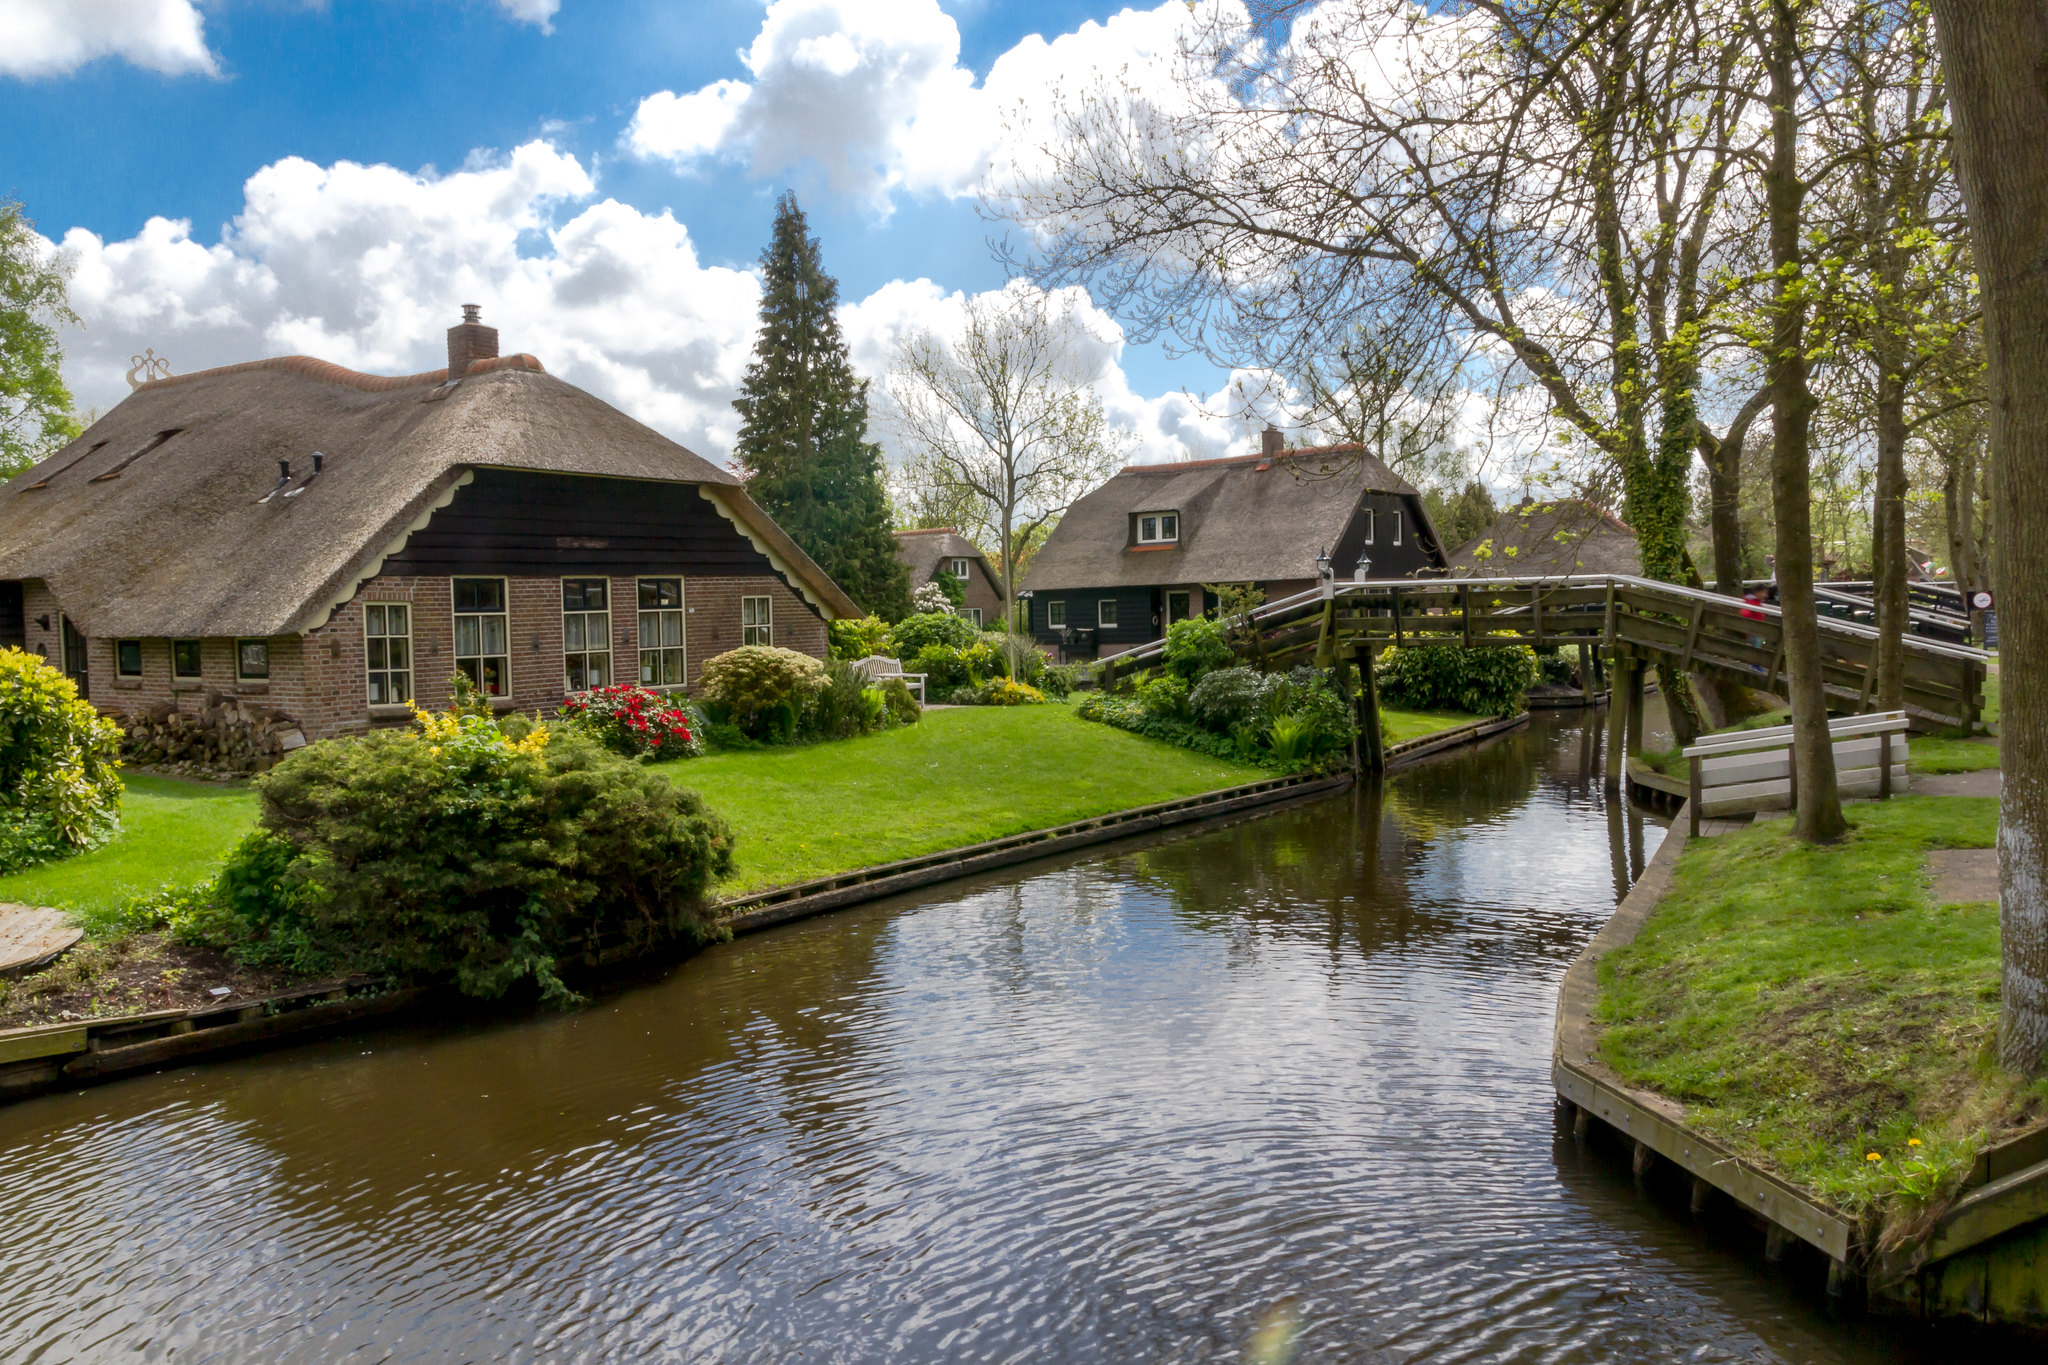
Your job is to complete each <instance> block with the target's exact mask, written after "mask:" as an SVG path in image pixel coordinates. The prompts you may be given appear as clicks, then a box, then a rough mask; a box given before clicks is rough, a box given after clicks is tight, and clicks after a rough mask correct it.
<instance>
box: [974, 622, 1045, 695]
mask: <svg viewBox="0 0 2048 1365" xmlns="http://www.w3.org/2000/svg"><path fill="white" fill-rule="evenodd" d="M975 643H976V644H978V645H981V646H983V647H985V648H987V649H990V650H993V651H994V653H995V657H996V660H997V665H998V667H999V668H1000V669H1001V671H1002V674H1003V676H1004V677H1006V678H1007V677H1011V676H1013V675H1012V673H1011V668H1010V665H1011V655H1012V653H1013V652H1014V654H1015V656H1016V658H1015V662H1016V672H1015V674H1014V676H1015V677H1016V679H1017V680H1018V681H1019V682H1027V683H1030V684H1032V685H1033V686H1034V687H1035V686H1037V685H1038V680H1039V679H1040V678H1042V677H1044V676H1045V669H1046V664H1047V662H1048V660H1047V659H1046V657H1045V653H1044V651H1043V650H1041V649H1039V648H1038V646H1036V645H1034V644H1032V643H1031V642H1030V641H1029V640H1026V639H1024V638H1022V637H1021V636H1016V635H1011V634H1010V633H1009V632H1007V631H1001V630H984V631H982V632H981V633H980V634H979V635H977V636H975Z"/></svg>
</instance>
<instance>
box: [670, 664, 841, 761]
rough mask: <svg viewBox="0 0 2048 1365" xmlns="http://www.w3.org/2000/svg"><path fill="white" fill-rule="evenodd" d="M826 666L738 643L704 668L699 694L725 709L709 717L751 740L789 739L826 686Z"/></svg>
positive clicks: (698, 686)
mask: <svg viewBox="0 0 2048 1365" xmlns="http://www.w3.org/2000/svg"><path fill="white" fill-rule="evenodd" d="M828 684H829V680H828V679H827V678H826V676H825V666H824V665H823V664H821V663H819V662H818V661H817V660H816V659H813V658H812V657H811V656H810V655H808V654H799V653H797V652H796V651H795V650H793V649H778V648H776V647H775V646H773V645H742V646H740V647H739V648H738V649H732V650H727V651H726V652H725V653H723V654H719V655H716V656H714V657H712V658H711V659H709V660H707V661H706V662H705V664H704V672H703V673H702V674H701V675H699V677H698V679H697V690H698V692H699V694H700V695H701V696H702V697H703V698H704V700H705V701H706V702H707V703H710V704H713V705H716V706H719V707H722V708H724V715H722V716H714V717H713V719H717V720H726V721H730V722H731V723H732V724H734V725H736V726H738V727H739V729H740V730H741V732H742V733H744V734H746V735H748V736H750V737H751V738H755V739H775V740H778V741H779V740H787V739H789V738H791V737H792V736H793V735H794V734H795V733H796V727H797V722H798V720H799V719H800V718H801V717H802V716H803V714H804V712H805V711H807V710H808V709H809V708H810V706H811V703H812V702H813V701H814V700H815V699H816V698H817V696H818V694H819V693H820V692H823V691H824V690H825V688H826V687H827V686H828Z"/></svg>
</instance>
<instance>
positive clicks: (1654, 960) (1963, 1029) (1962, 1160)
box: [1598, 796, 2043, 1218]
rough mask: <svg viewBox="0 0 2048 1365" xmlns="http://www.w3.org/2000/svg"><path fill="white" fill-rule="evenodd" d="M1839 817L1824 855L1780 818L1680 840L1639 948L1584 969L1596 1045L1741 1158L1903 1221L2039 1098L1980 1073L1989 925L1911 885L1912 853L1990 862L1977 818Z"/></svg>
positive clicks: (1909, 807)
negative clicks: (1667, 885) (1973, 851)
mask: <svg viewBox="0 0 2048 1365" xmlns="http://www.w3.org/2000/svg"><path fill="white" fill-rule="evenodd" d="M1848 814H1849V816H1850V822H1851V825H1852V832H1851V834H1850V836H1849V838H1848V839H1847V840H1845V841H1844V842H1842V843H1840V844H1837V845H1834V846H1831V847H1823V848H1815V847H1807V846H1802V845H1800V844H1798V843H1797V842H1796V841H1795V840H1794V839H1793V837H1792V822H1791V821H1789V820H1774V821H1770V822H1767V823H1765V824H1762V825H1758V826H1755V827H1753V828H1751V829H1748V830H1744V831H1740V832H1737V833H1733V834H1725V835H1722V836H1720V837H1719V838H1714V839H1705V840H1700V841H1698V842H1696V843H1693V844H1689V845H1688V846H1687V847H1686V849H1685V852H1684V854H1683V855H1682V856H1681V858H1680V859H1679V864H1678V868H1677V874H1676V877H1675V879H1674V882H1673V887H1672V890H1671V892H1670V893H1669V894H1668V895H1667V896H1666V897H1665V898H1664V901H1663V903H1662V904H1661V905H1660V906H1659V907H1658V909H1657V911H1656V913H1655V914H1653V915H1652V916H1651V917H1650V919H1649V921H1648V923H1646V924H1645V925H1644V926H1643V929H1642V932H1641V933H1640V934H1639V935H1638V936H1637V938H1636V940H1635V941H1634V942H1633V943H1632V944H1630V945H1629V946H1628V947H1626V948H1622V949H1619V950H1617V951H1616V952H1614V953H1611V954H1609V955H1608V956H1607V957H1606V958H1605V959H1603V960H1602V961H1601V963H1600V986H1601V994H1600V1005H1599V1011H1598V1017H1599V1019H1600V1020H1601V1022H1602V1023H1603V1024H1604V1025H1605V1029H1604V1032H1603V1034H1602V1037H1601V1041H1600V1048H1601V1053H1602V1055H1603V1057H1604V1058H1605V1059H1606V1061H1607V1062H1608V1064H1609V1065H1611V1066H1612V1067H1614V1069H1615V1070H1616V1071H1617V1072H1619V1073H1620V1074H1621V1075H1622V1076H1624V1077H1626V1078H1627V1079H1628V1080H1630V1081H1632V1082H1634V1083H1636V1084H1638V1085H1644V1086H1648V1087H1650V1088H1652V1089H1655V1090H1658V1091H1661V1092H1663V1093H1664V1094H1667V1095H1670V1096H1672V1097H1674V1098H1676V1099H1679V1100H1681V1101H1683V1102H1684V1103H1685V1104H1686V1105H1687V1106H1688V1120H1689V1121H1690V1122H1692V1123H1694V1124H1696V1125H1697V1126H1698V1127H1699V1128H1701V1129H1702V1130H1704V1131H1705V1132H1707V1133H1709V1134H1710V1135H1712V1136H1714V1137H1716V1138H1719V1139H1720V1140H1722V1141H1724V1142H1727V1143H1729V1144H1731V1145H1732V1146H1733V1147H1735V1148H1736V1149H1737V1150H1738V1151H1740V1152H1742V1153H1743V1154H1744V1155H1746V1156H1749V1157H1751V1158H1752V1159H1755V1160H1757V1161H1759V1162H1760V1163H1761V1164H1763V1165H1765V1166H1768V1167H1770V1168H1772V1169H1775V1170H1777V1171H1780V1172H1782V1173H1783V1174H1785V1175H1786V1176H1788V1177H1790V1178H1791V1179H1793V1180H1794V1181H1796V1182H1798V1183H1799V1184H1801V1185H1804V1186H1806V1187H1807V1188H1808V1189H1810V1190H1813V1191H1815V1192H1816V1193H1818V1194H1820V1195H1821V1196H1822V1197H1824V1198H1826V1199H1828V1200H1830V1201H1832V1202H1834V1203H1836V1204H1837V1205H1838V1206H1840V1207H1843V1208H1845V1209H1847V1210H1850V1211H1852V1212H1857V1213H1863V1212H1877V1213H1881V1214H1884V1215H1888V1216H1890V1217H1893V1218H1908V1217H1910V1216H1912V1215H1913V1214H1914V1213H1915V1212H1916V1210H1917V1209H1918V1208H1919V1207H1923V1206H1924V1204H1925V1202H1926V1201H1927V1200H1928V1199H1930V1198H1932V1197H1935V1196H1937V1195H1939V1194H1941V1193H1944V1192H1952V1191H1953V1189H1954V1187H1955V1183H1956V1181H1957V1180H1958V1179H1959V1178H1960V1176H1961V1174H1962V1173H1963V1172H1965V1171H1967V1169H1968V1167H1969V1165H1970V1162H1971V1160H1972V1159H1973V1157H1974V1154H1975V1152H1976V1151H1977V1150H1978V1148H1979V1147H1980V1146H1981V1145H1982V1144H1983V1143H1984V1142H1985V1140H1986V1139H1987V1137H1995V1136H1996V1135H1997V1134H1999V1133H2000V1132H2001V1131H2009V1130H2010V1129H2011V1127H2012V1126H2013V1125H2015V1124H2017V1123H2019V1122H2021V1121H2023V1120H2024V1119H2025V1118H2026V1117H2027V1116H2029V1115H2030V1114H2035V1113H2038V1112H2039V1111H2040V1110H2041V1108H2042V1107H2043V1095H2042V1092H2041V1088H2040V1087H2034V1088H2028V1087H2026V1086H2024V1084H2023V1083H2022V1082H2021V1081H2020V1080H2019V1079H2018V1078H2017V1077H2014V1076H2012V1075H2011V1074H2009V1073H2006V1072H2004V1071H2001V1070H2000V1069H1999V1068H1998V1067H1997V1066H1996V1065H1995V1062H1994V1057H1995V1050H1994V1044H1995V1040H1996V1037H1997V1031H1998V998H1999V952H1998V907H1997V906H1996V905H1968V906H1939V905H1935V904H1934V903H1933V901H1932V898H1931V896H1930V894H1929V891H1928V881H1927V876H1926V872H1925V864H1924V858H1925V854H1926V852H1927V851H1928V850H1929V849H1935V848H1988V847H1990V846H1991V845H1992V844H1993V842H1994V839H1995V834H1996V825H1997V817H1998V803H1997V801H1996V800H1993V799H1990V798H1978V797H1956V796H1951V797H1939V796H1908V797H1899V798H1896V799H1894V800H1892V801H1889V802H1885V803H1882V804H1873V805H1858V806H1852V807H1851V808H1850V809H1849V811H1848ZM1916 1139H1917V1142H1916V1141H1915V1140H1916ZM1872 1153H1875V1154H1876V1155H1877V1157H1878V1158H1879V1159H1878V1160H1874V1161H1873V1160H1871V1159H1870V1154H1872Z"/></svg>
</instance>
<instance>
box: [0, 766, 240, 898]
mask: <svg viewBox="0 0 2048 1365" xmlns="http://www.w3.org/2000/svg"><path fill="white" fill-rule="evenodd" d="M121 780H122V781H123V782H124V783H126V784H127V787H128V790H127V793H126V795H125V796H123V798H122V800H121V832H120V834H118V835H116V836H115V837H114V839H113V840H112V842H110V843H108V844H106V845H104V846H103V847H100V848H96V849H94V850H93V851H92V852H90V853H82V854H80V855H78V856H77V857H75V858H64V859H60V860H59V861H57V862H54V863H44V864H43V865H42V866H40V867H32V868H29V869H28V870H27V871H25V872H17V873H15V874H14V875H13V876H11V877H0V901H16V902H22V903H26V904H29V905H54V906H58V907H60V908H62V909H67V910H73V911H77V912H79V918H80V920H81V921H82V922H85V923H86V924H87V925H88V927H90V926H91V923H92V921H93V920H94V919H95V918H96V913H97V915H98V916H104V915H105V914H106V913H107V912H110V911H112V910H115V909H117V908H118V907H119V906H120V905H121V903H122V902H123V901H126V900H127V899H128V898H129V897H130V896H133V895H136V894H138V893H141V892H145V891H154V890H156V889H157V888H158V887H161V886H165V885H167V884H168V885H178V886H184V885H190V884H191V883H194V882H200V881H205V880H207V879H208V878H210V877H212V876H213V874H214V873H215V871H217V870H218V869H219V867H220V864H221V860H222V859H223V858H224V857H225V856H226V855H227V851H228V849H229V848H230V847H232V846H233V845H234V843H235V842H236V841H237V840H239V839H240V838H241V837H242V836H243V835H244V834H247V833H248V832H249V831H250V830H251V829H253V828H254V827H255V825H256V794H255V793H254V792H252V791H250V790H249V788H248V787H247V786H245V785H242V784H240V783H236V784H234V785H232V786H230V785H222V784H216V783H212V782H180V781H178V780H177V779H175V778H168V777H143V776H139V775H137V774H133V773H126V774H123V775H122V779H121Z"/></svg>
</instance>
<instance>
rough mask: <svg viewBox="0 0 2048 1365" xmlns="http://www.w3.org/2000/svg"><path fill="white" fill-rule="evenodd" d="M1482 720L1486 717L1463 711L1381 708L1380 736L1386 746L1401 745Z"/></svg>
mask: <svg viewBox="0 0 2048 1365" xmlns="http://www.w3.org/2000/svg"><path fill="white" fill-rule="evenodd" d="M1484 719H1486V717H1484V716H1472V715H1467V714H1466V713H1465V712H1463V711H1400V710H1394V709H1390V708H1388V707H1385V706H1382V707H1381V708H1380V734H1381V736H1382V737H1383V739H1384V740H1385V742H1386V743H1388V744H1402V743H1406V742H1407V741H1408V740H1411V739H1421V738H1422V737H1423V736H1424V735H1433V734H1436V733H1437V732H1439V731H1441V730H1455V729H1457V728H1458V727H1459V726H1460V725H1470V724H1471V723H1472V722H1473V721H1475V720H1484Z"/></svg>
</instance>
